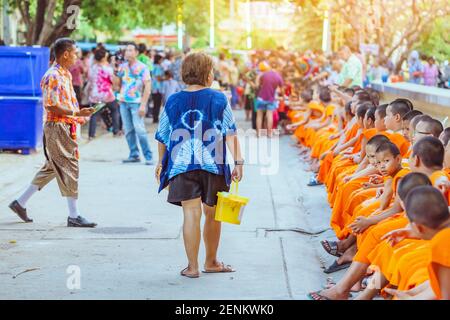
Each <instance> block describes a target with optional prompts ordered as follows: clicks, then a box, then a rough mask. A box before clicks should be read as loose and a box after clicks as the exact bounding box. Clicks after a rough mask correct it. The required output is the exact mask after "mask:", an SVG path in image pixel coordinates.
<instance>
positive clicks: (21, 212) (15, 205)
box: [9, 200, 33, 223]
mask: <svg viewBox="0 0 450 320" xmlns="http://www.w3.org/2000/svg"><path fill="white" fill-rule="evenodd" d="M9 208H10V209H11V210H12V211H14V212H15V213H16V214H17V215H18V216H19V218H20V219H22V220H23V221H24V222H27V223H28V222H33V219H30V218H28V215H27V209H25V208H24V207H22V206H21V205H20V204H19V202H18V201H17V200H14V201H13V202H11V203H10V205H9Z"/></svg>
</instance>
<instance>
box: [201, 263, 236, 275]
mask: <svg viewBox="0 0 450 320" xmlns="http://www.w3.org/2000/svg"><path fill="white" fill-rule="evenodd" d="M220 266H221V268H220V269H219V270H203V271H202V272H203V273H231V272H236V270H235V269H233V268H232V267H231V265H229V264H227V265H225V264H224V263H223V262H222V263H221V264H220Z"/></svg>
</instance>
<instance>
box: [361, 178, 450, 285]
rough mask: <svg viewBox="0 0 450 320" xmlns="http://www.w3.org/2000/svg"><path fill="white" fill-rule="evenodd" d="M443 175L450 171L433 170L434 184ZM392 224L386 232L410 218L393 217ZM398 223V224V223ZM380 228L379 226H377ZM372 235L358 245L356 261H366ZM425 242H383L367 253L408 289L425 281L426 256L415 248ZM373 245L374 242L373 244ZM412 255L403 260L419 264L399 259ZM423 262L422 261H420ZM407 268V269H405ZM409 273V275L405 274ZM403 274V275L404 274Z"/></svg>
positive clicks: (369, 257)
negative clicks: (394, 243) (391, 244)
mask: <svg viewBox="0 0 450 320" xmlns="http://www.w3.org/2000/svg"><path fill="white" fill-rule="evenodd" d="M442 177H448V171H446V170H438V171H436V172H433V174H431V176H430V180H431V182H432V184H433V185H434V186H436V184H437V183H438V182H439V179H440V178H442ZM449 203H450V202H449ZM391 221H392V225H390V224H389V223H388V222H386V223H387V224H386V225H385V227H386V229H385V230H384V231H386V232H385V233H388V232H390V231H393V230H396V229H400V228H403V227H405V226H406V225H407V224H408V220H407V219H406V216H403V217H402V216H398V217H397V218H395V216H394V217H393V219H392V220H391ZM396 224H398V225H396ZM377 228H378V227H377ZM380 228H383V225H380ZM381 231H382V229H381ZM370 239H371V237H369V235H368V236H367V237H366V239H365V240H364V242H363V244H362V245H361V246H360V247H358V252H357V254H356V256H355V259H357V260H356V261H361V262H365V261H366V260H365V255H366V254H367V252H369V250H370V247H371V245H370V243H369V242H368V243H365V242H366V240H367V241H370ZM422 244H423V243H422V242H420V241H418V240H404V241H402V242H401V243H399V244H397V245H396V246H395V247H394V248H393V247H391V246H390V245H388V244H386V243H384V244H383V242H381V243H380V244H379V245H378V246H377V247H376V248H375V249H373V250H372V251H371V252H370V253H369V254H367V258H368V260H369V261H370V262H371V263H372V264H373V265H376V266H377V267H378V268H380V270H381V271H382V272H383V274H384V275H385V276H386V277H387V278H388V279H389V280H390V281H392V282H393V284H395V285H400V284H401V285H402V288H403V289H404V290H406V289H407V288H410V287H411V286H413V285H417V284H420V283H421V282H423V281H422V280H423V277H422V278H421V276H423V272H421V271H420V269H421V268H423V261H425V259H426V256H425V255H424V254H423V251H422V252H421V251H419V250H417V251H416V250H415V249H417V248H419V247H420V245H422ZM372 245H373V244H372ZM404 245H408V246H406V247H404V250H400V248H402V247H403V246H404ZM410 252H412V253H411V255H410V256H408V258H406V260H403V261H411V260H414V261H418V263H417V264H414V265H411V264H408V263H407V262H403V263H400V262H399V261H400V260H401V259H402V256H403V255H404V254H409V253H410ZM420 262H422V263H420ZM405 270H406V271H405ZM405 273H407V275H405ZM402 274H403V276H402ZM408 274H409V275H410V274H414V275H415V277H414V278H412V277H411V278H409V276H408ZM400 279H402V282H401V283H400Z"/></svg>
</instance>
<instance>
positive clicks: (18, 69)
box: [0, 46, 50, 97]
mask: <svg viewBox="0 0 450 320" xmlns="http://www.w3.org/2000/svg"><path fill="white" fill-rule="evenodd" d="M49 59H50V51H49V48H47V47H39V48H35V47H5V46H0V66H1V71H0V96H5V95H9V96H32V97H33V96H40V95H42V92H41V87H40V82H41V79H42V76H43V75H44V74H45V72H46V71H47V69H48V68H49Z"/></svg>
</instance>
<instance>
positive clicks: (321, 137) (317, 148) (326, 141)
mask: <svg viewBox="0 0 450 320" xmlns="http://www.w3.org/2000/svg"><path fill="white" fill-rule="evenodd" d="M336 132H337V128H336V127H335V126H334V125H333V124H332V125H330V126H329V127H327V128H323V129H321V130H319V131H318V132H317V135H316V140H315V142H314V143H313V145H312V149H311V158H314V159H317V158H319V157H320V155H321V154H322V153H323V152H326V151H328V150H329V149H330V148H331V147H332V146H333V145H334V144H335V143H336V141H337V139H335V140H330V137H331V135H333V134H335V133H336Z"/></svg>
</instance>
